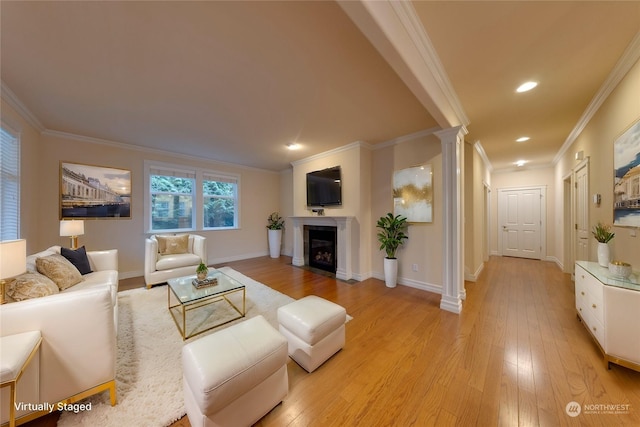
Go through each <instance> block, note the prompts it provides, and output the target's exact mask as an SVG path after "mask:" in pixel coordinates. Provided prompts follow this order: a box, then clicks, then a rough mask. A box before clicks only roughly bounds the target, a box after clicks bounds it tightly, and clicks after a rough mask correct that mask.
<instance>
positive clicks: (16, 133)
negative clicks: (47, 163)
mask: <svg viewBox="0 0 640 427" xmlns="http://www.w3.org/2000/svg"><path fill="white" fill-rule="evenodd" d="M0 127H2V129H3V130H4V131H5V132H7V133H8V134H9V135H11V136H12V137H13V138H15V140H16V145H17V149H18V152H17V155H16V157H17V159H16V161H17V165H16V173H17V177H18V191H17V192H18V194H17V195H16V204H17V218H16V228H17V230H16V234H17V236H15V239H20V238H21V236H22V231H21V230H22V227H21V223H20V219H21V217H22V215H21V210H22V209H21V206H22V203H21V197H22V168H21V165H22V141H21V136H22V135H21V132H20V130H19V128H17V127H15V126H12V125H11V124H9V123H7V122H6V121H5V120H1V121H0ZM0 240H2V238H1V237H0Z"/></svg>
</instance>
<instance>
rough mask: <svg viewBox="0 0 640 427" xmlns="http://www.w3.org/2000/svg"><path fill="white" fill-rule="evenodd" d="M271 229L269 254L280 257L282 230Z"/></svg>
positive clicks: (272, 256)
mask: <svg viewBox="0 0 640 427" xmlns="http://www.w3.org/2000/svg"><path fill="white" fill-rule="evenodd" d="M268 231H269V255H270V256H271V258H280V245H281V244H282V230H268Z"/></svg>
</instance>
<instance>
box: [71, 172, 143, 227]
mask: <svg viewBox="0 0 640 427" xmlns="http://www.w3.org/2000/svg"><path fill="white" fill-rule="evenodd" d="M96 218H109V219H113V218H125V219H130V218H131V171H129V170H126V169H115V168H108V167H102V166H91V165H83V164H78V163H67V162H60V219H96Z"/></svg>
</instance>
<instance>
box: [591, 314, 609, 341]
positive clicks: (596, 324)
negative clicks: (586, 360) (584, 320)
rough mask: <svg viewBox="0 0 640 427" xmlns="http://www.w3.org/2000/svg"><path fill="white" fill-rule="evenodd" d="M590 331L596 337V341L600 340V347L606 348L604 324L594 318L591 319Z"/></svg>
mask: <svg viewBox="0 0 640 427" xmlns="http://www.w3.org/2000/svg"><path fill="white" fill-rule="evenodd" d="M589 331H591V333H592V334H593V335H594V336H595V337H596V340H598V343H600V347H601V348H605V341H604V339H605V333H604V326H603V325H602V322H600V321H598V320H597V319H595V318H594V317H590V318H589Z"/></svg>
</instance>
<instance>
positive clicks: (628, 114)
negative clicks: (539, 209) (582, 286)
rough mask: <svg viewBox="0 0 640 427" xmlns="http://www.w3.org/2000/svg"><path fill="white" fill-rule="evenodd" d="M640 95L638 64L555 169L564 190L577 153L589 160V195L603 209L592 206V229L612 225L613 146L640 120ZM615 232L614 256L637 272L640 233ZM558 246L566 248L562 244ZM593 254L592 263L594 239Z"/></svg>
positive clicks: (629, 230)
mask: <svg viewBox="0 0 640 427" xmlns="http://www.w3.org/2000/svg"><path fill="white" fill-rule="evenodd" d="M639 94H640V61H639V62H636V64H635V65H634V66H633V67H632V69H631V70H630V71H629V72H628V73H627V75H626V76H625V77H624V78H623V79H622V81H621V82H620V83H619V84H618V86H617V87H616V88H615V89H614V90H613V92H612V93H611V95H609V97H608V98H607V100H606V101H605V102H604V103H603V104H602V106H601V107H600V109H599V110H598V111H597V113H596V114H595V115H594V116H593V118H592V119H591V120H590V122H589V123H588V125H587V126H586V127H585V129H584V130H583V131H582V133H581V134H580V135H579V136H578V138H577V139H576V141H575V142H574V143H573V144H572V145H571V147H569V149H568V150H567V151H566V153H565V154H564V155H563V156H562V158H561V159H560V161H559V162H558V164H557V166H556V169H557V171H556V174H555V176H556V183H557V185H558V186H559V187H558V188H561V187H560V185H562V179H563V177H565V176H566V175H567V174H569V173H571V170H572V168H574V167H575V165H576V163H577V162H576V160H575V153H576V152H579V151H583V152H584V156H585V157H589V168H590V176H589V193H590V195H593V194H601V196H602V203H601V204H600V206H596V205H594V204H593V203H590V204H589V224H590V228H592V227H593V226H594V225H595V224H597V223H598V221H601V222H604V223H606V224H612V223H613V144H614V141H615V140H616V138H617V137H618V136H620V135H621V134H622V133H623V132H624V131H625V130H626V129H628V128H629V127H630V126H631V125H632V124H633V123H635V122H636V121H637V120H639V119H640V95H639ZM561 213H563V211H561ZM613 231H614V232H615V233H616V236H615V238H614V239H613V240H612V241H611V242H610V243H609V245H610V247H611V252H612V256H613V257H614V258H615V259H621V260H624V261H626V262H629V263H631V265H632V266H633V268H634V270H638V269H639V267H640V230H638V229H637V228H635V229H632V228H626V227H614V229H613ZM633 232H635V233H636V237H632V233H633ZM558 234H560V233H558ZM560 237H561V236H558V238H560ZM558 246H560V247H563V246H562V243H559V244H558ZM590 254H591V255H590V260H592V261H595V260H596V259H597V258H596V244H595V240H593V239H591V240H590Z"/></svg>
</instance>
